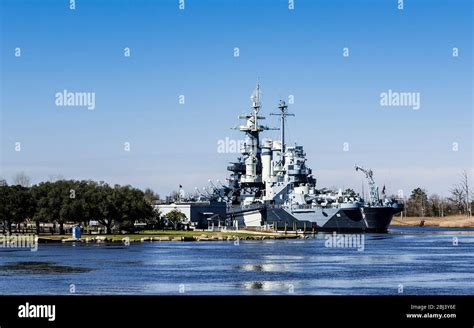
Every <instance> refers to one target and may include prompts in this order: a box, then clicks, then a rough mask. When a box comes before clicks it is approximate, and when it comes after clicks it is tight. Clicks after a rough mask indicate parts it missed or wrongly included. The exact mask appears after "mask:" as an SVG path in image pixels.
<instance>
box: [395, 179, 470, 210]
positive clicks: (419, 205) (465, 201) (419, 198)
mask: <svg viewBox="0 0 474 328" xmlns="http://www.w3.org/2000/svg"><path fill="white" fill-rule="evenodd" d="M468 181H469V179H468V176H467V172H463V173H462V174H461V176H460V180H459V183H458V184H456V185H455V186H453V188H451V190H450V193H451V195H450V196H448V197H441V196H439V195H436V194H432V195H428V192H427V191H426V190H425V189H423V188H415V189H413V190H412V192H411V194H410V196H409V197H408V199H407V200H406V201H405V210H404V215H405V216H420V217H425V216H431V217H444V216H448V215H466V216H471V214H472V207H473V206H474V201H473V200H472V197H471V195H472V191H471V190H470V188H469V182H468Z"/></svg>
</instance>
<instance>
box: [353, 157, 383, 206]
mask: <svg viewBox="0 0 474 328" xmlns="http://www.w3.org/2000/svg"><path fill="white" fill-rule="evenodd" d="M355 169H356V171H362V172H363V173H364V174H365V178H366V179H367V183H368V185H369V190H370V194H369V203H370V204H371V205H379V204H380V198H379V188H378V187H377V186H376V185H375V181H374V172H373V171H372V170H371V169H368V170H367V169H365V168H363V167H362V166H359V165H356V166H355Z"/></svg>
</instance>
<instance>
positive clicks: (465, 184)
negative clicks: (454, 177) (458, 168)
mask: <svg viewBox="0 0 474 328" xmlns="http://www.w3.org/2000/svg"><path fill="white" fill-rule="evenodd" d="M459 188H460V189H461V190H462V191H463V193H464V204H465V209H466V215H467V216H469V217H470V216H471V194H470V191H469V177H468V175H467V171H466V170H464V171H463V172H462V173H461V181H460V183H459Z"/></svg>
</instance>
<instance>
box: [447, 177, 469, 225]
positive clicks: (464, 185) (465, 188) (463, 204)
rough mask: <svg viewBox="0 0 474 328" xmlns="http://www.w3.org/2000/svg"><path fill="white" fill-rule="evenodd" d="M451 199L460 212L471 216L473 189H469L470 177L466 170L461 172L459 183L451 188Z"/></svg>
mask: <svg viewBox="0 0 474 328" xmlns="http://www.w3.org/2000/svg"><path fill="white" fill-rule="evenodd" d="M449 200H450V201H451V202H452V203H453V205H454V206H455V207H456V209H457V211H458V212H459V213H465V214H466V215H467V216H471V191H470V190H469V177H468V175H467V172H466V171H463V172H462V173H461V176H460V181H459V183H458V184H457V185H455V186H454V187H453V188H452V189H451V197H450V198H449Z"/></svg>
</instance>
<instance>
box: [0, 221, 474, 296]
mask: <svg viewBox="0 0 474 328" xmlns="http://www.w3.org/2000/svg"><path fill="white" fill-rule="evenodd" d="M330 236H332V235H328V234H318V235H316V236H315V237H314V238H312V237H310V238H308V239H299V240H268V241H267V240H264V241H240V242H238V243H236V242H233V241H223V242H221V241H212V242H144V243H132V244H130V245H129V246H126V245H122V244H109V245H104V244H80V243H77V244H74V245H73V244H49V245H45V244H40V245H39V247H38V250H37V251H36V252H32V251H30V249H26V248H25V249H12V248H2V249H0V293H1V294H2V295H9V294H28V295H30V294H39V295H46V294H53V295H64V294H66V295H67V294H71V293H75V294H92V295H97V294H109V295H111V294H136V295H163V294H166V295H180V294H185V295H190V294H193V295H194V294H200V295H268V294H279V295H282V294H283V295H285V294H290V295H291V294H295V295H300V294H312V295H334V294H335V295H397V294H400V293H403V294H406V295H414V294H423V295H435V294H436V295H460V294H469V295H473V294H474V229H441V228H429V227H423V228H420V227H392V228H391V229H390V233H388V234H365V235H363V236H364V239H363V240H360V239H359V241H361V242H362V241H363V244H357V245H356V246H357V247H355V248H354V247H347V246H350V245H339V246H346V247H328V246H331V245H330V244H329V243H328V238H329V237H330ZM334 244H335V245H333V246H338V244H337V243H334Z"/></svg>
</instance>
